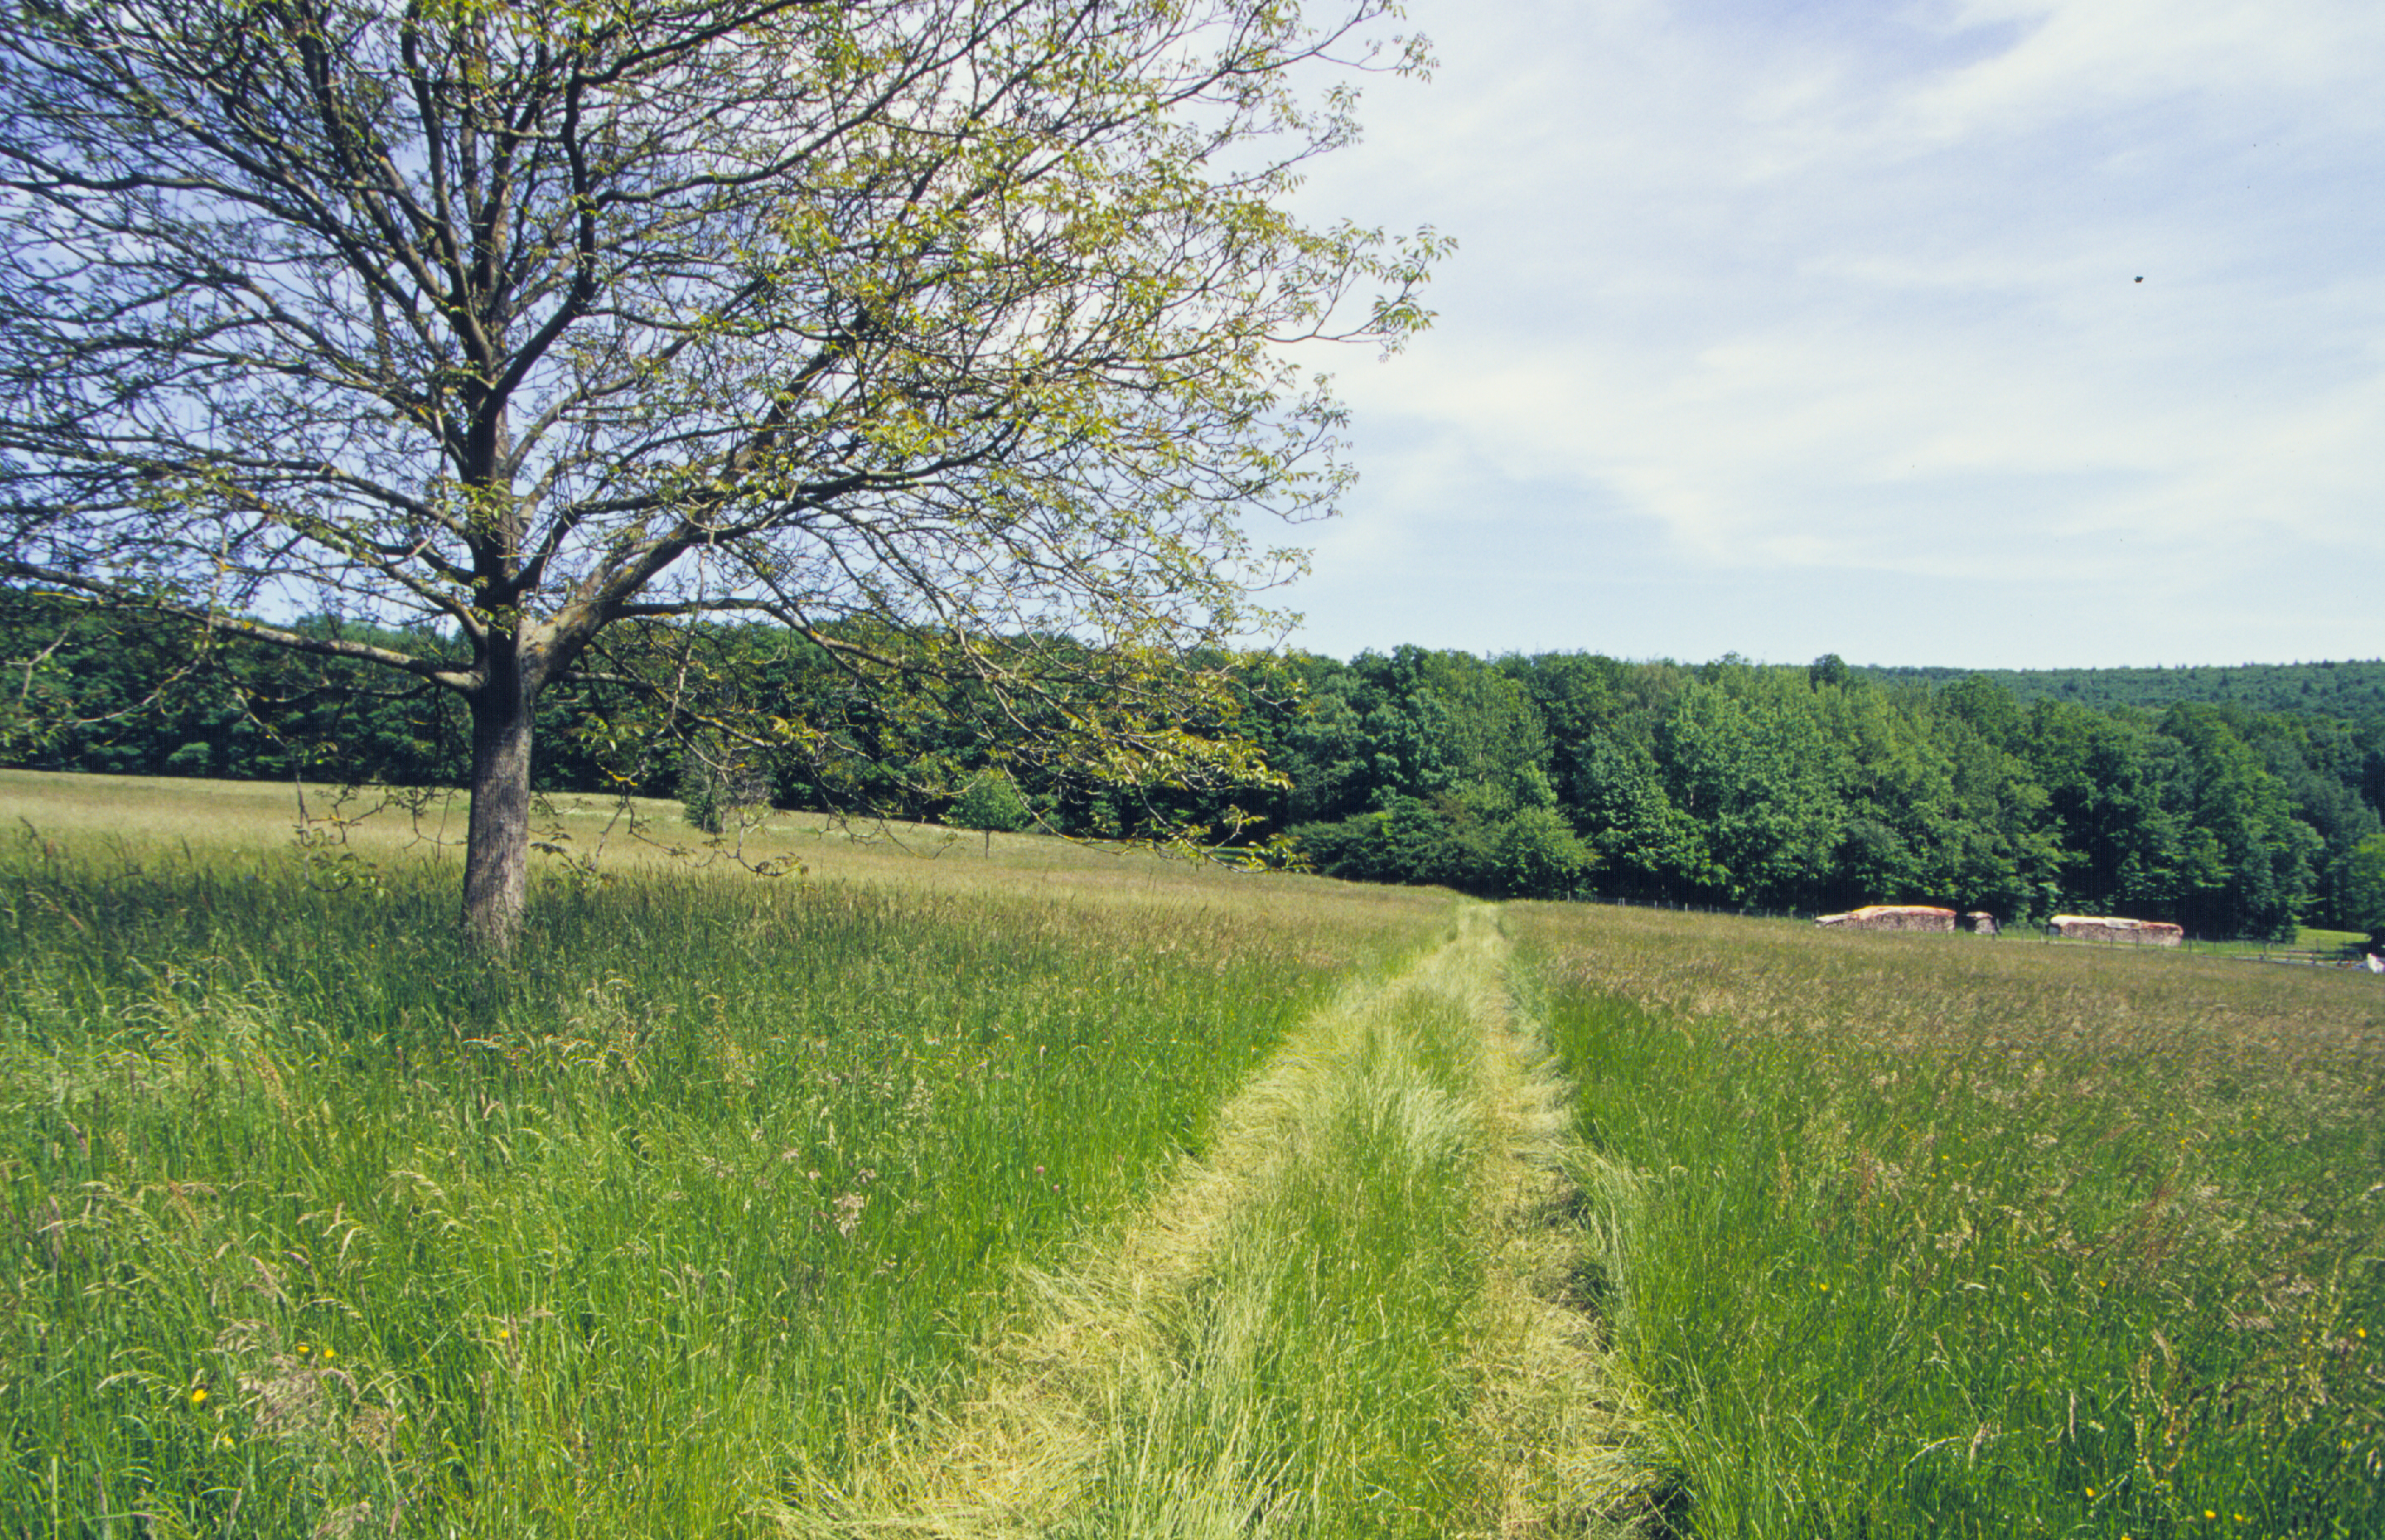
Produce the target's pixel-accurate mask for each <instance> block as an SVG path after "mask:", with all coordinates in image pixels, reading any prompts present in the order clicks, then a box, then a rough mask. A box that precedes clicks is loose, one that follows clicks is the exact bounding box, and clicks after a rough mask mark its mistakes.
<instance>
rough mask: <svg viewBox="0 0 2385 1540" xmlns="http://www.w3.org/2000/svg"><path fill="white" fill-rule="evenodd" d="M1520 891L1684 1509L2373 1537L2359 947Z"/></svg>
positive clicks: (2379, 1041)
mask: <svg viewBox="0 0 2385 1540" xmlns="http://www.w3.org/2000/svg"><path fill="white" fill-rule="evenodd" d="M1516 913H1517V915H1518V929H1519V931H1520V933H1521V934H1522V935H1524V936H1525V937H1526V938H1528V939H1529V947H1528V951H1529V953H1530V956H1531V958H1532V977H1533V980H1534V985H1535V987H1536V988H1537V989H1538V990H1539V991H1540V993H1541V996H1542V1005H1543V1008H1544V1010H1545V1012H1546V1014H1547V1019H1548V1021H1549V1023H1550V1025H1551V1029H1552V1035H1553V1038H1554V1041H1555V1044H1556V1046H1557V1048H1558V1049H1559V1051H1560V1052H1561V1054H1562V1056H1563V1057H1564V1059H1565V1061H1566V1062H1567V1067H1568V1068H1569V1070H1570V1071H1571V1073H1572V1074H1574V1075H1575V1076H1576V1077H1577V1080H1578V1083H1579V1087H1580V1088H1579V1099H1578V1114H1579V1127H1580V1133H1581V1136H1582V1137H1583V1139H1584V1141H1585V1143H1586V1145H1587V1146H1588V1147H1589V1149H1590V1151H1591V1152H1592V1158H1591V1159H1589V1160H1588V1161H1587V1162H1586V1176H1585V1186H1587V1187H1588V1188H1589V1189H1590V1190H1591V1191H1592V1195H1593V1196H1594V1197H1595V1198H1597V1199H1598V1202H1597V1205H1596V1206H1597V1207H1598V1208H1599V1209H1600V1210H1601V1211H1603V1212H1604V1213H1605V1215H1606V1216H1607V1221H1608V1223H1610V1224H1611V1225H1612V1230H1611V1232H1610V1234H1609V1236H1608V1254H1607V1259H1606V1266H1607V1273H1606V1276H1605V1280H1604V1282H1605V1309H1606V1310H1607V1312H1608V1314H1609V1317H1610V1321H1611V1325H1612V1329H1613V1331H1614V1333H1615V1340H1616V1345H1617V1351H1618V1356H1619V1357H1620V1359H1621V1360H1623V1361H1624V1362H1625V1363H1626V1364H1627V1365H1628V1366H1629V1370H1630V1373H1631V1374H1632V1375H1633V1376H1635V1377H1636V1378H1637V1379H1638V1380H1639V1381H1640V1382H1641V1383H1642V1385H1644V1387H1645V1390H1646V1394H1647V1397H1648V1400H1649V1402H1650V1404H1651V1405H1652V1406H1653V1407H1655V1409H1656V1410H1657V1426H1656V1427H1655V1428H1654V1429H1653V1430H1652V1432H1651V1437H1652V1439H1653V1441H1654V1442H1655V1445H1657V1446H1658V1447H1659V1448H1660V1450H1661V1454H1660V1457H1659V1458H1661V1459H1663V1460H1665V1461H1666V1462H1667V1463H1668V1464H1669V1466H1670V1468H1671V1469H1672V1470H1673V1471H1674V1472H1675V1473H1676V1478H1677V1480H1678V1482H1679V1487H1680V1495H1681V1498H1682V1501H1683V1503H1684V1505H1685V1507H1686V1509H1687V1526H1688V1529H1689V1531H1690V1532H1691V1533H1693V1534H1699V1535H1707V1536H1716V1537H1721V1536H1787V1535H1829V1536H1858V1535H1864V1536H1887V1535H1946V1536H1957V1535H1965V1536H1969V1535H1976V1536H1981V1537H1988V1536H2007V1535H2058V1536H2073V1535H2076V1536H2098V1537H2104V1540H2117V1537H2121V1536H2128V1537H2131V1540H2149V1537H2152V1536H2183V1535H2193V1536H2206V1535H2207V1536H2213V1537H2219V1536H2237V1535H2246V1536H2252V1535H2260V1536H2287V1535H2291V1536H2310V1537H2318V1536H2342V1537H2354V1536H2368V1535H2378V1534H2385V989H2380V988H2379V981H2378V980H2377V979H2375V978H2373V977H2371V976H2369V975H2366V973H2356V974H2355V973H2349V972H2339V971H2335V970H2327V969H2311V968H2277V967H2264V966H2261V965H2259V964H2257V963H2242V962H2235V961H2229V960H2221V959H2201V958H2187V957H2180V956H2178V955H2176V954H2161V953H2143V952H2129V951H2127V950H2116V949H2109V948H2082V947H2067V946H2046V945H2043V944H2041V943H2038V942H2035V941H2030V940H2025V939H2021V938H2004V939H1996V940H1991V939H1985V938H1972V937H1966V936H1954V937H1914V936H1871V937H1864V936H1841V935H1832V934H1826V933H1820V932H1816V931H1812V930H1810V929H1804V928H1800V927H1797V926H1793V925H1782V924H1776V923H1760V922H1747V921H1739V920H1731V919H1726V918H1717V917H1705V916H1694V915H1679V914H1667V915H1653V914H1647V913H1634V912H1620V913H1618V912H1614V911H1605V910H1601V911H1593V912H1589V913H1584V912H1582V911H1580V910H1578V909H1567V908H1564V907H1561V906H1545V905H1537V906H1529V907H1523V906H1519V907H1518V909H1517V911H1516Z"/></svg>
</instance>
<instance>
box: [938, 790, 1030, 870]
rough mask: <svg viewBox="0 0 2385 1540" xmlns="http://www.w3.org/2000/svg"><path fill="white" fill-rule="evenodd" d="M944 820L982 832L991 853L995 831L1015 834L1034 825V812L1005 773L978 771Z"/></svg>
mask: <svg viewBox="0 0 2385 1540" xmlns="http://www.w3.org/2000/svg"><path fill="white" fill-rule="evenodd" d="M945 816H946V820H947V821H948V822H950V823H953V824H955V825H957V826H960V827H962V828H965V829H983V830H984V831H985V850H986V853H987V854H988V855H992V854H993V837H994V833H995V831H997V830H999V831H1000V832H1002V833H1004V834H1016V833H1018V831H1019V830H1020V829H1023V828H1025V827H1027V826H1029V825H1030V824H1032V823H1034V822H1035V810H1034V809H1032V808H1030V807H1029V806H1028V805H1027V798H1026V796H1025V794H1024V793H1022V792H1021V791H1020V790H1019V789H1018V782H1017V781H1014V780H1012V779H1011V778H1010V773H1009V772H1008V771H1006V770H980V771H979V772H978V773H977V774H976V775H974V776H970V777H969V783H968V786H966V787H964V788H963V789H962V790H961V794H960V796H959V797H958V798H957V799H955V801H954V802H953V806H952V811H951V812H950V813H947V814H946V815H945Z"/></svg>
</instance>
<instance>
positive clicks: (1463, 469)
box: [1275, 0, 2385, 668]
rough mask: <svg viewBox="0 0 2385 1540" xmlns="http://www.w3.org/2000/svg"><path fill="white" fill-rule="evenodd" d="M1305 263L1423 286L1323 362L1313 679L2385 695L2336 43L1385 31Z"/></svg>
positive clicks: (1784, 6) (1818, 18) (2261, 21)
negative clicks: (1397, 319) (1422, 42)
mask: <svg viewBox="0 0 2385 1540" xmlns="http://www.w3.org/2000/svg"><path fill="white" fill-rule="evenodd" d="M1402 25H1403V26H1404V27H1405V28H1407V29H1409V30H1414V31H1422V32H1424V33H1425V34H1426V35H1428V36H1429V37H1430V39H1431V41H1432V44H1433V52H1434V54H1435V55H1436V56H1437V59H1438V64H1437V67H1436V68H1435V70H1434V72H1433V75H1432V79H1431V80H1430V82H1417V81H1403V80H1396V79H1377V80H1374V81H1370V82H1368V83H1367V87H1366V98H1365V102H1364V105H1363V107H1362V116H1363V118H1364V119H1365V121H1366V123H1367V139H1366V141H1365V143H1363V144H1361V145H1359V146H1358V147H1356V148H1355V149H1353V150H1349V151H1345V152H1342V153H1340V154H1338V155H1334V156H1331V157H1330V158H1328V159H1327V160H1325V161H1323V162H1321V163H1320V164H1319V165H1318V166H1317V168H1316V170H1315V172H1314V174H1313V175H1312V177H1311V178H1310V180H1309V183H1308V185H1307V186H1306V187H1305V189H1304V190H1303V192H1302V194H1301V204H1300V207H1301V210H1302V212H1303V213H1305V214H1306V215H1308V216H1309V217H1312V218H1314V217H1324V216H1329V215H1347V216H1349V217H1354V218H1356V219H1358V220H1359V221H1361V222H1362V223H1365V224H1369V225H1381V226H1383V227H1385V228H1387V229H1389V230H1395V231H1396V230H1414V229H1415V228H1416V227H1417V226H1419V225H1425V224H1430V225H1431V226H1432V227H1434V228H1435V229H1436V230H1439V231H1440V232H1441V233H1442V234H1444V235H1447V236H1451V237H1454V238H1455V240H1456V242H1457V243H1458V249H1457V251H1456V252H1455V255H1453V256H1451V257H1450V258H1449V259H1448V260H1447V261H1446V262H1445V263H1444V264H1443V265H1442V267H1440V268H1439V269H1438V270H1437V272H1436V274H1435V276H1434V279H1433V281H1432V283H1431V284H1430V288H1429V290H1428V292H1427V293H1426V296H1425V297H1426V302H1427V304H1429V305H1430V306H1431V308H1433V309H1434V310H1435V311H1436V312H1437V313H1438V315H1437V318H1436V319H1435V321H1434V323H1433V326H1432V329H1430V331H1429V332H1427V333H1425V334H1424V335H1423V336H1422V337H1420V338H1418V339H1417V341H1415V342H1413V343H1411V344H1410V345H1409V347H1408V348H1407V349H1406V350H1405V352H1404V353H1402V354H1397V355H1395V356H1394V357H1392V358H1391V359H1390V360H1388V361H1379V360H1378V359H1377V358H1376V357H1375V355H1374V354H1373V353H1372V352H1369V351H1367V350H1363V349H1358V350H1353V351H1351V352H1348V353H1344V354H1341V355H1340V356H1338V357H1336V358H1335V359H1334V360H1333V367H1334V371H1335V374H1336V376H1337V379H1338V381H1339V390H1340V392H1341V394H1342V397H1343V399H1344V400H1345V401H1346V402H1347V403H1348V404H1349V405H1350V407H1351V410H1352V415H1353V421H1352V429H1351V434H1350V438H1351V445H1352V457H1353V459H1354V461H1355V465H1356V466H1357V468H1358V471H1359V474H1360V478H1361V479H1360V481H1359V484H1358V486H1357V488H1356V489H1355V491H1354V492H1353V493H1352V495H1351V496H1350V497H1349V498H1348V499H1347V500H1346V501H1345V503H1344V504H1343V507H1344V515H1343V516H1342V517H1341V518H1339V519H1337V520H1334V521H1331V522H1330V523H1327V524H1323V525H1318V526H1313V527H1308V528H1303V529H1302V530H1300V531H1298V538H1301V539H1302V540H1305V543H1307V544H1308V545H1310V546H1311V547H1312V548H1313V550H1314V570H1313V572H1312V574H1311V576H1310V577H1308V578H1305V579H1304V580H1303V581H1301V582H1300V583H1298V584H1297V585H1295V586H1294V587H1292V589H1290V590H1286V591H1284V592H1281V593H1280V594H1278V595H1276V596H1275V597H1276V598H1277V599H1278V600H1279V601H1280V602H1282V603H1283V604H1285V605H1286V606H1287V607H1289V608H1292V609H1294V610H1298V611H1300V612H1303V614H1304V615H1305V621H1304V623H1303V624H1302V626H1301V627H1299V628H1298V629H1297V630H1295V632H1294V633H1293V634H1292V638H1291V639H1290V640H1292V642H1293V643H1294V644H1296V645H1299V646H1304V647H1306V648H1308V649H1310V650H1312V651H1315V652H1323V653H1328V654H1330V655H1333V656H1337V657H1348V656H1351V655H1353V654H1355V653H1356V652H1360V651H1362V650H1365V649H1369V648H1371V649H1375V650H1377V651H1389V650H1390V649H1391V648H1392V647H1394V646H1396V645H1398V644H1400V643H1403V642H1416V643H1419V644H1422V645H1425V646H1430V647H1447V648H1457V649H1462V650H1465V651H1467V652H1478V653H1483V654H1486V655H1487V654H1496V653H1501V652H1569V651H1577V650H1579V651H1587V652H1605V653H1609V654H1612V655H1615V656H1618V657H1626V658H1655V657H1670V658H1675V659H1679V660H1681V661H1685V662H1703V661H1706V660H1708V659H1712V658H1717V657H1719V656H1722V655H1723V654H1725V653H1728V652H1736V653H1739V654H1741V655H1742V656H1745V657H1748V658H1751V659H1754V660H1757V661H1764V662H1772V663H1804V662H1808V661H1810V660H1811V659H1813V658H1816V657H1818V656H1820V655H1821V654H1823V653H1826V652H1835V653H1838V654H1840V655H1842V656H1843V657H1844V658H1845V659H1846V660H1847V661H1848V662H1850V663H1857V664H1946V665H1953V666H1960V667H1977V668H2043V667H2076V666H2104V667H2108V666H2119V665H2145V664H2233V663H2252V662H2258V663H2289V662H2297V661H2314V660H2319V659H2344V658H2374V657H2378V656H2379V655H2380V654H2385V88H2380V87H2379V83H2378V82H2379V81H2385V6H2380V5H2379V4H2378V3H2377V0H2263V3H2261V4H2258V5H2255V4H2251V3H2249V0H1917V3H1912V4H1904V3H1899V0H1883V3H1879V4H1869V5H1865V4H1851V3H1842V0H1672V3H1662V0H1573V3H1569V4H1532V3H1517V0H1493V3H1483V0H1475V3H1473V4H1467V3H1465V0H1412V3H1411V4H1410V5H1409V6H1408V15H1407V18H1406V19H1405V22H1404V23H1403V24H1402Z"/></svg>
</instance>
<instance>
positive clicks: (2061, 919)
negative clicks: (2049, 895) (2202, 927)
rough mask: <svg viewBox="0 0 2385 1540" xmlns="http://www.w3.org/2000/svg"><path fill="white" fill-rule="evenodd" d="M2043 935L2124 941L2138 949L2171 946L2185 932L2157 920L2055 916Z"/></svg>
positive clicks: (2088, 915) (2101, 915) (2079, 915)
mask: <svg viewBox="0 0 2385 1540" xmlns="http://www.w3.org/2000/svg"><path fill="white" fill-rule="evenodd" d="M2045 933H2046V934H2047V935H2048V936H2051V937H2054V938H2056V939H2059V940H2064V941H2126V942H2128V943H2129V944H2130V945H2132V946H2140V947H2175V946H2177V945H2179V943H2180V942H2182V941H2184V940H2185V939H2186V932H2185V931H2183V930H2181V929H2179V927H2178V926H2176V925H2170V924H2168V923H2166V921H2161V920H2127V919H2122V918H2120V917H2119V916H2118V915H2115V914H2056V915H2055V916H2054V918H2053V919H2051V920H2048V921H2046V922H2045Z"/></svg>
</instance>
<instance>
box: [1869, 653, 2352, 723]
mask: <svg viewBox="0 0 2385 1540" xmlns="http://www.w3.org/2000/svg"><path fill="white" fill-rule="evenodd" d="M1854 672H1855V673H1857V674H1861V675H1863V676H1864V677H1866V678H1869V679H1876V680H1878V681H1879V682H1880V683H1882V684H1897V683H1904V682H1908V681H1910V682H1917V683H1921V684H1926V685H1929V687H1930V688H1932V689H1936V688H1937V687H1938V686H1940V685H1946V684H1952V683H1953V682H1954V681H1955V680H1956V679H1964V678H1968V677H1971V676H1973V675H1978V676H1979V677H1982V678H1985V679H1990V680H1992V681H1994V682H1995V683H1996V684H1998V685H2000V686H2002V687H2003V688H2004V689H2005V690H2006V691H2007V692H2009V693H2010V694H2011V695H2012V697H2013V699H2014V700H2016V701H2018V702H2020V703H2021V704H2023V705H2028V704H2029V703H2030V702H2036V701H2067V702H2071V703H2072V704H2074V705H2080V706H2096V707H2101V708H2109V707H2113V706H2141V707H2143V708H2144V709H2146V710H2149V711H2162V710H2165V709H2166V708H2168V707H2170V706H2174V705H2177V704H2179V702H2210V703H2212V704H2214V705H2230V706H2242V707H2245V708H2246V709H2247V710H2251V711H2294V712H2311V713H2315V714H2318V715H2322V716H2337V717H2341V718H2343V719H2344V720H2346V721H2354V722H2356V721H2362V720H2365V719H2366V718H2369V717H2373V716H2385V660H2379V659H2376V658H2371V659H2368V660H2367V661H2366V662H2347V663H2247V664H2233V665H2210V664H2191V665H2180V666H2179V667H2177V668H2028V669H2023V668H1920V667H1913V666H1909V665H1871V666H1855V667H1854Z"/></svg>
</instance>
